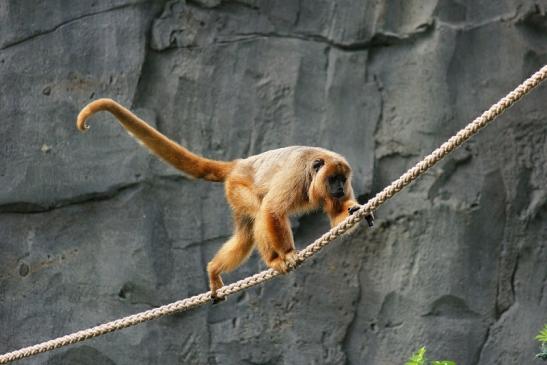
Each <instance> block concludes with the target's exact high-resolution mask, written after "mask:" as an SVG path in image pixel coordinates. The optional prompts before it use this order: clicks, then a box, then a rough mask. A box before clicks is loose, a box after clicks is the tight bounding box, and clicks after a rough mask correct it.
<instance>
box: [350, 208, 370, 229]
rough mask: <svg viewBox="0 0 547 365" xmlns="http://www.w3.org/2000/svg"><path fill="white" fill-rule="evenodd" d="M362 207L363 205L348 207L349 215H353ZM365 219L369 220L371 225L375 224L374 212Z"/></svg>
mask: <svg viewBox="0 0 547 365" xmlns="http://www.w3.org/2000/svg"><path fill="white" fill-rule="evenodd" d="M360 208H361V205H354V206H353V207H351V208H348V213H349V215H352V214H353V213H355V212H356V211H358V210H359V209H360ZM365 219H366V220H367V223H368V226H369V227H372V226H374V214H372V213H370V214H369V215H366V216H365Z"/></svg>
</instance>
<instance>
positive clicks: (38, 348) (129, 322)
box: [0, 65, 547, 364]
mask: <svg viewBox="0 0 547 365" xmlns="http://www.w3.org/2000/svg"><path fill="white" fill-rule="evenodd" d="M545 78H547V65H545V66H543V67H542V68H541V69H540V70H539V71H537V72H536V73H535V74H533V75H532V76H531V77H530V78H528V79H527V80H526V81H524V82H523V83H522V84H520V85H519V86H518V87H517V88H515V89H514V90H513V91H511V92H510V93H509V94H507V96H505V97H504V98H502V99H501V100H500V101H498V102H497V103H496V104H494V105H492V106H491V107H490V109H488V110H487V111H485V112H484V113H483V114H482V115H481V116H480V117H478V118H476V119H475V120H474V121H472V122H471V123H469V124H468V125H467V126H466V127H465V128H463V129H462V130H460V131H459V132H458V133H457V134H456V135H454V136H453V137H451V138H450V139H449V140H448V141H447V142H445V143H443V144H442V145H441V146H440V147H439V148H437V149H436V150H435V151H433V152H432V153H431V154H429V155H428V156H426V157H425V158H424V159H423V160H422V161H420V162H418V163H417V164H416V165H415V166H414V167H412V168H411V169H409V170H408V171H407V172H405V173H404V174H403V175H402V176H401V177H400V178H398V179H397V180H395V181H393V182H392V183H391V184H390V185H389V186H387V187H386V188H384V190H382V191H381V192H380V193H378V194H376V196H375V197H374V198H372V199H370V200H369V201H368V202H367V203H366V204H365V205H363V206H362V207H361V208H360V209H359V210H357V211H356V212H354V213H353V215H351V216H349V217H348V218H346V219H345V220H344V221H343V222H341V223H340V224H339V225H337V226H336V227H333V228H332V229H331V230H330V231H328V232H327V233H325V234H323V236H321V237H319V238H318V239H317V240H315V241H314V242H313V243H311V244H310V245H308V246H307V247H306V248H304V249H303V250H302V251H300V252H298V264H297V266H299V265H300V264H301V263H302V262H303V261H305V260H306V259H307V258H309V257H311V256H313V255H314V254H316V253H317V252H318V251H320V250H321V249H322V248H323V247H325V246H326V245H328V244H329V243H330V242H332V241H333V240H335V239H336V238H337V237H339V236H340V235H342V234H343V233H345V232H346V231H347V230H349V229H350V228H352V227H353V226H355V225H356V224H357V223H358V222H360V221H361V220H363V219H364V218H365V217H366V216H367V215H369V214H371V213H372V212H373V211H374V210H376V209H377V208H378V207H379V206H380V205H382V204H383V203H384V202H385V201H386V200H388V199H390V198H391V197H393V196H394V195H395V194H397V193H398V192H399V191H401V190H402V189H403V188H405V187H406V186H407V185H408V184H410V183H411V182H412V181H414V180H416V179H417V178H418V177H419V176H420V175H422V174H423V173H424V172H425V171H427V170H428V169H429V168H431V167H432V166H433V165H435V164H436V163H437V162H438V161H439V160H441V159H442V158H443V157H445V156H446V155H447V154H449V153H450V152H452V151H454V150H455V149H456V148H458V147H459V146H460V145H461V144H462V143H464V142H465V141H467V140H468V139H469V138H471V137H472V136H473V135H475V134H476V133H477V132H478V131H479V130H481V129H482V128H484V127H485V126H486V125H488V124H489V123H490V122H492V121H493V120H494V119H495V118H496V117H498V116H499V115H500V114H501V113H503V112H504V111H505V110H507V109H508V108H509V107H511V106H512V105H513V104H514V103H516V102H517V101H518V100H519V99H521V98H522V97H523V96H524V95H526V94H527V93H528V92H530V91H531V90H532V89H534V88H535V87H536V86H537V85H539V84H540V83H541V82H542V81H544V80H545ZM278 275H280V274H279V273H278V272H276V271H274V270H272V269H268V270H264V271H262V272H260V273H258V274H255V275H252V276H250V277H247V278H245V279H243V280H239V281H237V282H235V283H232V284H229V285H226V286H224V287H222V288H221V289H219V290H218V291H217V294H218V296H219V297H226V296H228V295H231V294H234V293H237V292H239V291H242V290H244V289H247V288H250V287H252V286H255V285H258V284H260V283H263V282H265V281H267V280H270V279H272V278H274V277H276V276H278ZM210 301H211V292H206V293H202V294H199V295H195V296H193V297H190V298H186V299H182V300H179V301H177V302H174V303H171V304H167V305H163V306H161V307H158V308H154V309H150V310H147V311H145V312H141V313H137V314H133V315H130V316H127V317H124V318H120V319H117V320H115V321H111V322H108V323H104V324H101V325H98V326H95V327H92V328H88V329H85V330H81V331H78V332H74V333H72V334H69V335H66V336H62V337H58V338H55V339H53V340H49V341H46V342H42V343H39V344H37V345H33V346H29V347H25V348H22V349H20V350H16V351H12V352H8V353H6V354H3V355H0V364H6V363H8V362H11V361H14V360H18V359H22V358H25V357H30V356H33V355H36V354H39V353H42V352H46V351H51V350H53V349H56V348H59V347H63V346H67V345H70V344H74V343H77V342H80V341H84V340H87V339H90V338H93V337H97V336H101V335H104V334H107V333H109V332H113V331H117V330H120V329H123V328H126V327H130V326H134V325H137V324H139V323H142V322H145V321H150V320H152V319H156V318H159V317H163V316H166V315H170V314H173V313H176V312H182V311H187V310H189V309H192V308H195V307H198V306H201V305H203V304H206V303H208V302H210Z"/></svg>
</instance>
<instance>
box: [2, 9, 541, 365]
mask: <svg viewBox="0 0 547 365" xmlns="http://www.w3.org/2000/svg"><path fill="white" fill-rule="evenodd" d="M546 13H547V4H546V3H545V2H544V1H534V0H517V1H514V0H502V1H493V0H492V1H481V2H477V1H471V0H461V1H456V0H446V1H428V2H423V1H419V0H412V1H404V2H393V1H349V0H343V1H335V2H334V1H327V0H301V1H293V0H239V1H221V0H200V1H197V0H196V1H188V2H184V1H136V0H135V1H129V0H95V1H87V2H74V1H47V2H31V1H27V0H4V1H2V2H0V186H2V188H1V189H0V250H1V251H0V252H1V254H0V352H1V353H3V352H7V351H11V350H14V349H17V348H19V347H22V346H26V345H30V344H34V343H36V342H39V341H43V340H46V339H49V338H52V337H57V336H59V335H63V334H66V333H69V332H72V331H75V330H78V329H82V328H86V327H88V326H90V325H95V324H97V323H101V322H104V321H107V320H111V319H115V318H118V317H121V316H124V315H128V314H132V313H135V312H138V311H142V310H146V309H149V308H152V307H156V306H159V305H161V304H165V303H169V302H171V301H174V300H177V299H180V298H183V297H186V296H189V295H193V294H197V293H200V292H202V291H204V290H206V289H207V278H206V272H205V265H206V263H207V261H208V260H209V259H210V258H211V257H212V255H213V254H214V252H215V251H216V249H217V248H218V247H219V246H220V245H221V244H222V242H223V241H225V240H226V239H227V237H228V236H229V234H230V230H231V221H230V219H229V217H230V212H229V209H228V207H227V204H226V202H225V200H224V196H223V189H222V186H221V185H218V184H211V183H206V182H202V181H193V180H188V179H187V178H185V177H183V176H181V175H180V174H179V173H178V172H177V171H175V170H174V169H172V168H170V167H168V166H165V165H164V164H163V163H161V162H160V161H158V160H157V159H156V158H154V157H153V156H150V155H149V153H148V152H147V151H146V150H144V149H143V148H142V147H140V146H139V145H138V144H137V143H135V142H134V141H133V140H132V139H131V138H130V137H128V136H127V134H126V133H125V132H124V131H123V129H122V128H121V127H120V126H119V125H118V124H117V123H114V122H112V119H113V118H112V117H111V116H109V115H107V114H104V115H100V116H97V117H95V118H94V120H93V123H92V129H91V130H90V132H89V133H86V134H81V133H79V132H78V131H76V128H75V126H74V121H75V116H76V115H77V113H78V111H79V109H80V108H81V107H83V106H84V105H85V104H86V103H87V102H89V101H90V100H92V99H94V98H98V97H111V98H114V99H117V100H119V101H120V102H121V103H123V104H125V105H127V106H129V107H131V108H132V109H133V110H135V111H136V112H137V113H138V114H139V115H140V116H142V117H143V118H145V119H146V120H149V121H150V122H151V123H152V124H153V125H155V126H156V127H157V128H159V129H160V130H161V131H162V132H163V133H165V134H167V135H169V136H170V137H172V138H173V139H175V140H177V141H179V142H180V143H182V144H183V145H185V146H187V147H188V148H190V149H192V150H193V151H196V152H198V153H200V154H203V155H206V156H209V157H212V158H218V159H232V158H237V157H241V156H247V155H251V154H255V153H259V152H261V151H265V150H268V149H271V148H277V147H281V146H287V145H293V144H301V145H317V146H323V147H326V148H329V149H332V150H335V151H337V152H340V153H342V154H344V155H345V156H346V157H347V159H348V160H349V162H350V163H351V164H352V166H353V167H354V169H355V181H354V187H355V190H356V191H357V192H358V194H359V195H360V196H361V198H363V199H364V198H365V197H366V196H367V195H370V194H373V193H375V192H377V191H379V190H380V189H381V188H383V186H385V185H386V184H388V183H389V182H390V181H391V180H393V179H395V178H397V177H398V176H399V175H400V174H401V173H402V172H404V171H405V170H406V169H407V168H408V167H410V166H412V165H413V164H414V163H415V162H416V161H418V160H419V159H420V158H421V157H422V156H423V155H425V154H427V153H429V152H430V151H431V150H432V149H434V148H435V147H436V146H437V145H439V144H440V143H442V142H443V141H444V140H445V139H447V138H448V137H449V136H450V135H452V134H453V133H454V132H456V131H457V130H458V129H459V128H461V127H463V126H464V125H465V124H466V123H468V122H469V121H470V120H471V119H472V118H474V117H475V116H477V115H478V114H479V113H481V112H482V111H483V110H484V109H485V108H487V107H489V106H490V105H491V104H492V103H493V102H495V101H496V100H497V99H498V98H499V97H501V96H503V95H505V94H506V92H507V91H509V90H510V89H512V88H513V87H514V86H516V85H517V84H518V83H520V82H521V81H522V80H523V79H524V78H526V77H527V76H528V75H529V74H530V73H531V72H533V71H535V70H536V69H538V68H539V67H540V66H541V65H543V64H545V63H547V42H545V39H547V38H546V37H547V15H546ZM546 100H547V85H544V86H542V87H540V88H539V89H538V90H536V91H534V92H533V93H532V94H531V95H530V96H528V97H526V98H525V99H524V100H523V101H522V102H521V103H519V104H518V105H516V106H515V107H513V108H512V109H511V110H509V111H508V112H507V113H505V114H504V115H503V116H502V117H501V118H500V119H499V120H498V121H497V122H496V123H495V124H493V125H492V126H491V127H489V128H488V129H486V130H484V131H483V132H482V133H481V134H480V135H479V136H478V137H476V138H475V139H473V141H471V142H470V143H468V144H467V145H466V146H465V147H464V148H461V149H460V150H458V151H457V152H456V153H454V154H452V155H450V156H449V157H448V158H447V159H446V161H444V162H442V163H441V164H440V165H439V166H438V167H435V168H434V169H432V170H431V171H430V172H428V173H427V174H426V175H425V176H424V177H422V178H421V179H420V180H419V181H418V182H416V183H414V184H413V185H412V186H411V187H410V188H409V189H407V190H405V192H403V193H401V194H400V195H398V196H397V197H396V198H394V199H392V200H391V201H389V202H388V203H386V204H385V205H384V206H383V207H382V208H381V209H380V210H379V211H378V212H377V222H376V226H375V228H374V229H372V230H369V229H368V228H365V227H360V228H359V229H358V230H357V232H356V233H355V234H354V235H353V236H351V237H348V238H345V239H341V240H339V242H337V243H336V244H334V245H332V246H331V247H329V248H327V249H326V250H324V252H322V253H321V254H319V255H318V256H316V257H314V258H312V259H311V260H310V261H309V262H307V263H306V264H305V265H303V266H302V267H301V268H300V269H299V270H298V271H297V272H294V273H291V274H289V275H287V276H286V277H284V278H281V279H277V280H274V281H272V282H268V283H267V284H265V285H263V286H260V287H257V288H254V289H252V290H248V291H247V292H245V293H241V294H239V295H235V296H234V297H233V298H230V299H229V300H228V301H226V302H225V303H223V304H222V305H218V306H214V307H211V306H206V307H202V308H199V309H196V310H194V311H191V312H187V313H182V314H179V315H175V316H171V317H167V318H162V319H159V320H156V321H153V322H148V323H146V324H143V325H140V326H137V327H134V328H131V329H127V330H124V331H121V332H117V333H115V334H109V335H106V336H104V337H101V338H98V339H94V340H90V341H87V342H85V343H81V344H77V345H74V346H71V347H67V348H64V349H60V350H56V351H53V352H50V353H47V354H42V355H39V356H37V357H35V358H32V359H28V360H24V361H21V363H27V364H44V363H47V364H51V365H53V364H72V363H81V364H99V363H100V364H119V365H122V364H146V363H162V364H174V363H180V364H312V363H313V364H323V363H325V364H326V363H328V364H344V363H348V364H402V363H403V362H404V360H405V359H406V358H408V356H409V355H410V353H411V352H413V351H414V350H416V349H417V348H418V347H420V346H422V345H425V346H426V347H427V348H428V353H429V354H430V355H431V357H432V358H441V357H444V358H447V359H452V360H455V361H457V362H458V364H481V365H483V364H525V363H526V364H528V363H533V361H534V360H533V357H534V354H535V353H536V350H537V345H536V343H535V341H534V340H533V337H534V335H535V334H536V333H537V331H538V330H539V329H540V328H541V327H542V325H543V323H544V322H545V321H546V320H547V264H546V263H547V187H546V186H547V184H546V182H547V103H546ZM294 223H295V224H294V232H295V238H296V241H297V245H298V246H299V247H303V246H304V245H305V244H307V243H309V242H310V241H311V240H313V239H314V238H316V237H318V236H319V235H320V234H321V233H322V232H324V231H325V230H326V229H327V228H328V224H327V221H326V219H325V218H323V217H322V216H321V215H320V214H314V215H309V216H305V217H301V218H299V219H296V220H295V222H294ZM263 268H264V265H263V264H262V262H261V261H260V259H259V258H258V257H257V255H253V256H252V257H251V259H250V260H249V262H247V263H246V264H245V265H243V266H242V267H241V268H240V269H238V270H237V271H236V272H234V273H232V274H229V275H226V281H228V282H230V281H234V280H237V279H239V278H242V277H245V276H247V275H249V274H251V273H254V272H256V271H258V270H261V269H263Z"/></svg>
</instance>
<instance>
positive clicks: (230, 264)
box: [77, 99, 371, 300]
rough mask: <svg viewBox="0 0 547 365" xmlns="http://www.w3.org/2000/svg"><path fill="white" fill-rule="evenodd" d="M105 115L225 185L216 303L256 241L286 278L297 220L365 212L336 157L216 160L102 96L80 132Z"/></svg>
mask: <svg viewBox="0 0 547 365" xmlns="http://www.w3.org/2000/svg"><path fill="white" fill-rule="evenodd" d="M103 110H106V111H109V112H110V113H112V114H113V115H114V116H115V117H116V118H117V119H118V121H119V122H120V123H121V124H122V125H123V126H124V127H125V128H126V129H127V130H128V131H129V132H130V134H131V135H132V136H133V137H134V138H136V139H137V140H139V141H140V142H142V143H143V144H144V145H145V146H146V147H147V148H148V149H150V150H151V151H152V152H153V153H154V154H156V155H157V156H159V157H160V158H162V159H163V160H165V161H166V162H168V163H169V164H171V165H172V166H174V167H176V168H177V169H179V170H181V171H183V172H185V173H186V174H188V175H191V176H193V177H195V178H201V179H204V180H208V181H218V182H221V181H222V182H224V185H225V191H226V198H227V200H228V203H229V204H230V206H231V207H232V209H233V216H234V227H235V228H234V234H233V236H232V237H231V238H230V239H229V240H228V241H227V242H226V243H225V244H224V245H223V246H222V247H221V248H220V250H219V251H218V252H217V254H216V255H215V257H214V258H213V259H212V260H211V261H210V262H209V264H208V266H207V270H208V273H209V283H210V288H211V296H212V297H213V298H214V299H215V300H217V297H216V291H217V290H218V289H219V288H220V287H222V286H223V285H224V284H223V283H222V279H221V276H220V274H221V273H223V272H228V271H231V270H234V269H235V268H236V267H238V266H239V265H240V264H241V263H242V262H243V261H244V260H245V259H246V258H247V257H248V256H249V254H250V253H251V251H252V249H253V247H254V245H255V243H256V246H257V247H258V251H259V252H260V255H261V256H262V259H263V260H264V261H265V262H266V264H267V265H268V266H269V267H271V268H272V269H275V270H277V271H279V272H282V273H285V272H287V271H289V270H290V269H291V268H293V267H294V265H295V264H296V260H297V255H296V251H295V247H294V240H293V235H292V232H291V226H290V222H289V216H290V215H292V214H298V213H305V212H309V211H312V210H315V209H318V208H322V209H323V211H324V212H325V213H326V214H327V215H328V217H329V218H330V222H331V226H335V225H336V224H338V223H340V222H341V221H342V220H344V219H345V218H346V217H347V216H348V215H349V214H351V213H353V211H354V210H355V209H356V208H358V203H357V201H356V200H355V198H354V195H353V190H352V187H351V168H350V166H349V164H348V162H347V161H346V160H345V159H344V157H342V156H341V155H339V154H337V153H334V152H331V151H328V150H325V149H323V148H318V147H304V146H292V147H285V148H279V149H276V150H271V151H267V152H264V153H261V154H258V155H255V156H251V157H247V158H243V159H237V160H233V161H216V160H210V159H207V158H203V157H200V156H198V155H195V154H193V153H192V152H190V151H188V150H187V149H186V148H184V147H182V146H180V145H179V144H177V143H175V142H173V141H172V140H170V139H169V138H167V137H165V136H164V135H163V134H161V133H159V132H158V131H157V130H155V129H154V128H152V127H150V126H149V125H148V124H147V123H146V122H144V121H143V120H141V119H140V118H138V117H137V116H136V115H134V114H133V113H132V112H130V111H129V110H127V109H126V108H124V107H122V106H121V105H120V104H118V103H116V102H115V101H113V100H110V99H99V100H96V101H93V102H91V103H90V104H89V105H87V106H86V107H85V108H83V109H82V111H81V112H80V114H79V115H78V119H77V127H78V129H80V130H82V131H83V130H85V129H87V128H88V127H87V124H86V120H87V119H88V118H89V117H90V116H91V115H93V114H94V113H96V112H99V111H103ZM369 219H371V218H369ZM369 223H370V221H369Z"/></svg>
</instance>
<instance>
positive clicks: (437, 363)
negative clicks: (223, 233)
mask: <svg viewBox="0 0 547 365" xmlns="http://www.w3.org/2000/svg"><path fill="white" fill-rule="evenodd" d="M431 365H456V363H455V362H454V361H448V360H442V361H433V362H432V363H431Z"/></svg>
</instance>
